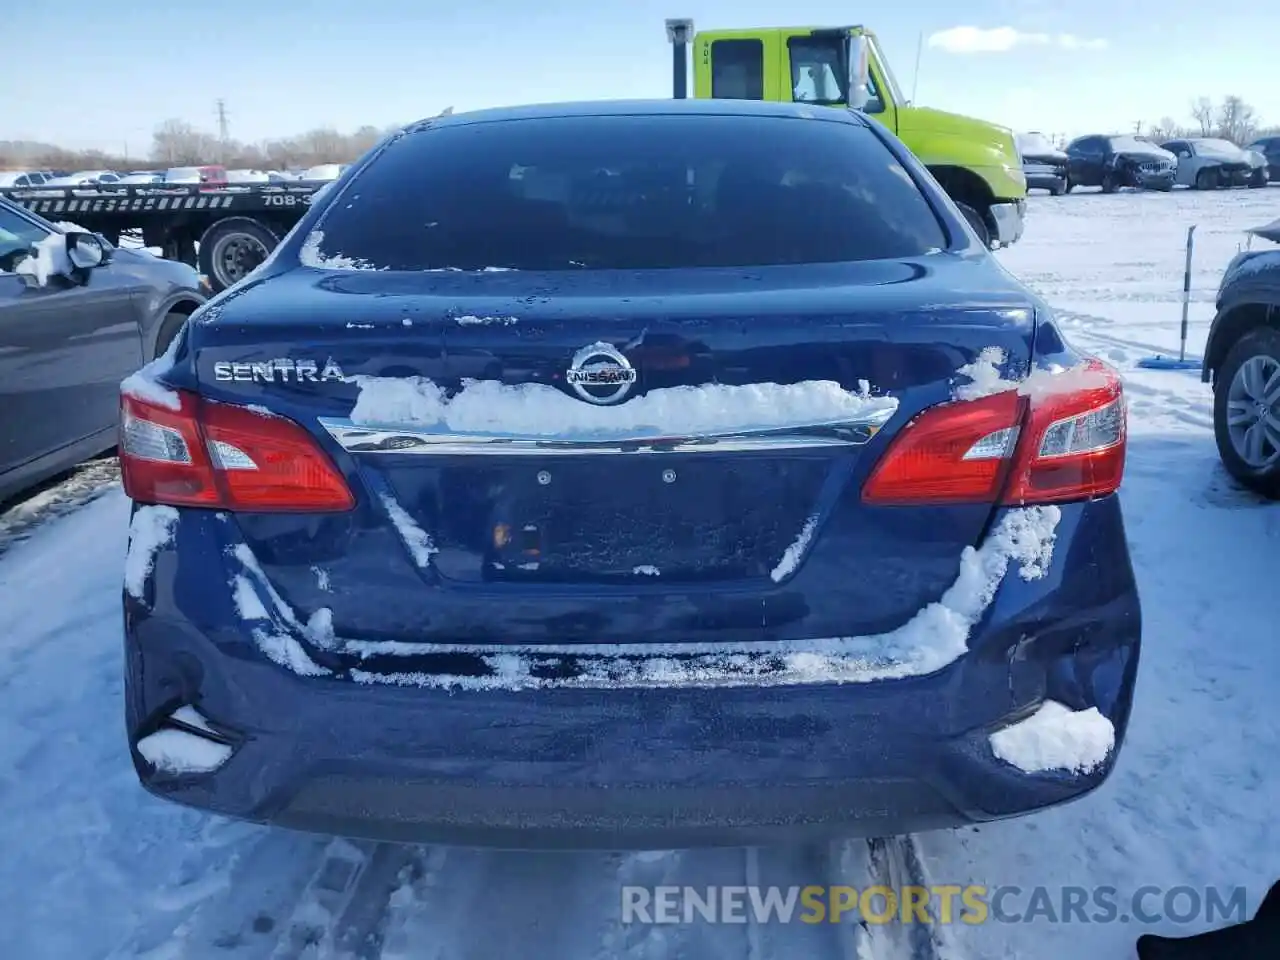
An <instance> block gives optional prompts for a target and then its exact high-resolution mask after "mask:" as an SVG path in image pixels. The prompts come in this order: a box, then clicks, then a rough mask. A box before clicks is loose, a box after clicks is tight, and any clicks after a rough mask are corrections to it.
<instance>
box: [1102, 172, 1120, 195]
mask: <svg viewBox="0 0 1280 960" xmlns="http://www.w3.org/2000/svg"><path fill="white" fill-rule="evenodd" d="M1119 189H1120V185H1119V184H1118V183H1116V175H1115V174H1114V173H1112V172H1111V171H1110V170H1108V171H1107V172H1106V173H1104V174H1103V175H1102V192H1103V193H1115V192H1116V191H1117V190H1119Z"/></svg>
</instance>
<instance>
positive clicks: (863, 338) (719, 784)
mask: <svg viewBox="0 0 1280 960" xmlns="http://www.w3.org/2000/svg"><path fill="white" fill-rule="evenodd" d="M121 393H122V397H121V427H120V429H121V440H120V451H121V463H122V467H123V472H124V481H125V489H126V491H127V492H128V494H129V496H130V497H131V498H132V499H133V501H134V512H133V519H132V524H131V531H130V546H129V554H128V559H127V563H126V572H125V589H124V616H125V644H126V650H127V658H126V664H127V667H126V669H127V678H126V679H127V682H126V709H127V720H128V736H129V742H130V747H131V751H132V756H133V762H134V764H135V765H136V768H137V772H138V775H139V777H140V778H141V781H142V783H143V784H144V786H145V787H146V788H147V789H148V790H150V791H152V792H153V793H155V794H157V795H159V796H162V797H166V798H168V799H171V800H174V801H177V802H180V803H184V804H189V805H192V806H195V807H199V808H203V809H206V810H211V811H215V812H218V813H222V814H226V815H229V816H233V817H240V818H246V819H250V820H256V821H263V822H271V823H277V824H281V825H284V826H289V827H294V828H301V829H306V830H314V831H320V832H326V833H335V834H343V835H348V836H356V837H369V838H385V839H394V840H406V841H436V842H452V843H460V844H476V845H495V846H505V847H552V846H606V847H612V848H621V847H636V848H643V847H663V848H671V847H680V846H699V845H715V844H729V843H742V842H749V843H758V842H768V841H770V840H782V839H786V838H789V837H791V836H793V835H796V834H813V833H817V834H822V833H828V834H844V835H863V836H884V835H890V834H897V833H905V832H911V831H917V830H922V829H931V828H942V827H949V826H954V825H958V824H964V823H970V822H979V821H985V820H993V819H998V818H1002V817H1009V816H1015V815H1019V814H1025V813H1029V812H1032V811H1035V810H1039V809H1042V808H1044V807H1047V806H1050V805H1053V804H1057V803H1061V802H1063V801H1067V800H1071V799H1074V798H1077V797H1080V796H1082V795H1083V794H1085V793H1088V792H1089V791H1091V790H1093V789H1094V788H1096V787H1097V786H1099V785H1100V784H1101V783H1102V782H1103V780H1104V779H1105V778H1106V777H1107V776H1108V774H1109V773H1110V771H1111V769H1112V767H1113V766H1114V764H1115V761H1116V756H1117V752H1118V750H1119V748H1120V745H1121V742H1122V740H1123V737H1124V732H1125V729H1126V726H1127V723H1128V718H1129V712H1130V706H1131V702H1132V697H1133V687H1134V679H1135V674H1136V671H1137V665H1138V652H1139V639H1140V632H1141V631H1140V620H1141V618H1140V610H1139V602H1138V596H1137V590H1136V586H1135V583H1134V577H1133V572H1132V569H1131V566H1130V560H1129V551H1128V546H1127V543H1126V538H1125V530H1124V523H1123V520H1122V515H1121V508H1120V502H1119V499H1118V497H1117V492H1116V491H1117V488H1118V487H1119V486H1120V482H1121V478H1122V474H1123V471H1124V461H1125V441H1126V414H1125V406H1124V397H1123V395H1122V391H1121V384H1120V381H1119V379H1118V377H1117V375H1116V374H1115V372H1114V371H1112V370H1111V369H1110V368H1109V367H1107V366H1105V365H1103V364H1101V363H1100V362H1098V361H1097V360H1094V359H1092V358H1090V357H1087V356H1084V355H1082V354H1080V353H1078V352H1076V351H1075V350H1073V349H1072V348H1071V347H1070V346H1069V345H1068V344H1067V343H1066V342H1065V341H1064V339H1063V337H1062V334H1061V331H1060V330H1059V328H1058V326H1057V325H1056V324H1055V322H1054V319H1053V316H1052V314H1051V312H1050V311H1049V310H1048V308H1047V307H1046V305H1045V304H1044V303H1043V302H1042V301H1040V300H1039V299H1037V298H1036V297H1035V296H1034V295H1033V294H1032V293H1030V292H1029V291H1028V290H1027V289H1026V288H1024V287H1023V286H1021V285H1020V284H1019V283H1018V282H1017V281H1016V280H1014V279H1013V278H1012V277H1011V276H1010V275H1009V274H1008V273H1006V272H1005V271H1004V270H1003V269H1002V268H1001V267H1000V266H999V265H998V264H997V263H996V261H995V260H994V258H993V257H992V256H991V254H990V253H989V252H988V251H987V250H986V249H984V248H983V247H982V246H981V244H980V242H979V241H978V240H977V239H976V237H975V236H974V234H973V233H972V232H971V230H970V229H969V228H968V226H967V225H966V222H965V220H964V217H963V216H962V214H961V213H960V212H959V211H958V210H957V208H956V207H955V206H954V205H953V204H952V203H951V201H950V200H948V199H947V197H946V196H945V195H944V193H943V192H942V190H941V189H940V188H939V187H938V185H937V184H936V182H935V181H934V180H933V179H931V177H930V176H929V174H928V173H927V172H926V171H925V170H924V168H923V167H922V166H921V164H920V163H918V162H917V161H916V160H915V159H914V158H913V157H912V156H911V155H910V154H909V153H908V152H907V150H906V149H905V148H904V147H903V145H902V144H901V143H900V142H899V141H898V140H896V139H895V138H894V137H892V135H890V134H888V133H886V132H885V131H884V130H883V129H882V128H881V127H879V126H877V125H876V124H874V123H872V122H869V121H868V120H867V119H866V118H864V117H863V116H861V115H860V114H858V113H856V112H851V111H845V110H838V109H820V110H812V109H806V108H804V107H797V106H791V105H778V104H761V103H745V102H742V103H739V102H733V101H702V102H693V101H674V102H667V101H663V102H634V103H609V102H602V103H590V104H573V105H560V106H548V107H523V108H515V109H505V110H495V111H485V112H477V113H472V114H465V115H462V114H460V115H454V116H449V117H441V118H436V119H432V120H428V121H424V122H422V123H419V124H417V125H414V126H411V127H409V128H407V129H406V130H404V131H402V132H401V133H399V134H397V135H395V136H393V137H390V138H388V139H387V140H386V141H385V142H383V143H382V144H381V145H379V146H378V147H377V148H375V149H374V150H373V151H371V152H370V154H369V155H368V156H367V157H366V158H364V159H363V160H362V161H360V162H359V163H357V164H355V165H353V166H352V168H351V169H350V170H349V171H347V172H346V173H345V174H344V175H343V177H342V178H341V179H340V180H338V181H337V182H336V183H334V184H333V185H332V186H331V187H330V188H328V189H327V190H326V191H325V193H324V194H323V195H322V196H320V197H319V198H318V199H317V200H316V202H315V203H314V204H313V208H312V209H311V210H310V212H309V213H308V214H307V216H306V217H305V218H304V219H303V220H302V222H301V223H300V224H299V225H298V226H297V228H296V229H295V230H294V231H293V232H292V233H291V234H290V235H289V236H288V237H287V238H286V239H285V240H284V241H283V242H282V243H281V244H280V246H279V247H278V248H277V249H276V250H275V251H274V253H273V255H272V256H271V257H270V258H269V260H268V261H267V262H266V263H265V264H263V266H262V267H261V268H260V269H259V270H258V271H256V272H255V273H254V274H253V275H252V276H250V277H249V278H247V279H246V280H245V281H243V282H242V283H240V284H239V285H237V286H235V287H233V288H231V289H230V290H228V291H226V292H224V293H223V294H221V295H220V296H218V297H217V298H215V299H214V300H212V301H211V302H209V303H208V304H207V305H205V306H204V307H203V308H201V309H200V310H198V311H197V312H196V313H195V314H194V315H193V316H192V318H191V320H190V322H189V323H188V324H187V325H186V327H185V328H184V331H183V333H182V334H181V335H180V336H179V337H178V339H177V340H175V342H174V344H173V346H172V347H171V349H170V350H169V351H168V352H167V354H166V355H164V356H163V357H160V358H159V359H157V360H156V361H155V362H153V363H152V364H150V365H149V366H148V367H146V368H144V369H143V370H142V371H140V372H139V373H138V374H135V375H134V376H133V377H131V378H130V379H129V380H127V381H126V382H125V383H124V384H123V385H122V391H121Z"/></svg>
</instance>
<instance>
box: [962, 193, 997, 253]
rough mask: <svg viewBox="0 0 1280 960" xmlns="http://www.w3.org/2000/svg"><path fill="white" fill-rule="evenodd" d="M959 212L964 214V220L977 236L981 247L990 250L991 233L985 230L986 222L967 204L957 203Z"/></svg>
mask: <svg viewBox="0 0 1280 960" xmlns="http://www.w3.org/2000/svg"><path fill="white" fill-rule="evenodd" d="M956 206H957V207H959V208H960V212H961V213H963V214H964V218H965V219H966V220H968V221H969V226H971V227H973V232H974V233H976V234H977V235H978V239H979V240H981V241H982V245H983V246H984V247H986V248H987V249H988V250H989V249H991V231H990V230H988V229H987V224H986V221H985V220H983V219H982V214H980V213H979V212H978V211H977V210H975V209H973V207H971V206H969V205H968V204H967V203H957V204H956Z"/></svg>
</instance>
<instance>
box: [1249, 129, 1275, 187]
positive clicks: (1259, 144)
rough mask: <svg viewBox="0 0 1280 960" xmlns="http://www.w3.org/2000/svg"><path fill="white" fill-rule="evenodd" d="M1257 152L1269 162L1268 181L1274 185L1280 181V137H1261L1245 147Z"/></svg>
mask: <svg viewBox="0 0 1280 960" xmlns="http://www.w3.org/2000/svg"><path fill="white" fill-rule="evenodd" d="M1245 149H1246V150H1256V151H1257V152H1258V153H1260V154H1262V157H1263V159H1264V160H1266V161H1267V179H1268V180H1269V181H1270V182H1272V183H1274V182H1275V181H1277V180H1280V137H1259V138H1258V139H1257V140H1254V141H1253V142H1252V143H1250V144H1248V145H1247V146H1246V147H1245Z"/></svg>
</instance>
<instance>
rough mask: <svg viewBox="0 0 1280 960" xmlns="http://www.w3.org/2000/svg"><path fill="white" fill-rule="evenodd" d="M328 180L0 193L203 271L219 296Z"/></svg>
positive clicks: (30, 207) (289, 225) (265, 251)
mask: <svg viewBox="0 0 1280 960" xmlns="http://www.w3.org/2000/svg"><path fill="white" fill-rule="evenodd" d="M328 184H329V181H323V180H321V181H301V180H300V181H294V182H290V183H283V184H246V185H240V184H234V185H231V186H216V187H214V186H208V185H205V184H172V185H169V184H165V185H158V186H155V185H151V184H145V185H136V186H135V185H129V186H122V185H116V184H99V185H96V186H77V187H44V186H41V187H24V188H3V189H0V196H4V197H6V198H8V199H9V200H11V201H12V202H13V203H16V204H18V206H21V207H26V208H27V209H28V210H30V211H31V212H32V213H38V214H39V215H40V216H42V217H44V218H45V219H46V220H51V221H53V222H54V223H58V222H69V223H75V224H77V225H78V226H81V227H84V228H85V229H86V230H91V231H93V232H94V233H100V234H102V235H103V236H104V237H106V238H107V239H108V240H110V241H111V242H112V243H113V244H115V245H117V246H118V245H119V244H120V239H121V237H122V236H128V237H130V238H132V239H134V240H136V241H140V242H141V243H142V245H143V246H147V247H159V248H160V250H161V253H162V255H163V256H164V257H166V258H167V259H170V260H181V261H183V262H184V263H188V264H190V265H191V266H193V267H195V268H196V269H197V270H199V271H200V273H202V274H203V275H204V276H206V277H207V278H208V280H209V285H210V287H211V288H212V289H213V291H214V292H215V293H219V292H221V291H222V290H225V289H226V288H227V287H229V286H231V285H232V284H233V283H236V282H237V281H239V280H241V279H242V278H243V277H245V276H246V275H248V273H249V272H250V271H252V270H253V269H254V268H255V267H257V266H258V264H260V263H262V261H263V260H265V259H266V257H267V254H269V253H270V252H271V251H272V250H273V249H274V248H275V246H276V244H277V243H279V242H280V240H281V238H283V237H284V235H285V234H286V233H288V232H289V230H290V229H292V227H293V225H294V224H296V223H297V222H298V221H299V220H301V219H302V216H303V214H304V213H306V211H307V208H308V207H309V206H310V205H311V200H312V198H313V197H315V195H316V194H317V193H318V192H319V191H320V190H321V189H323V188H324V187H326V186H328ZM197 244H198V245H199V246H198V248H197Z"/></svg>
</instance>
